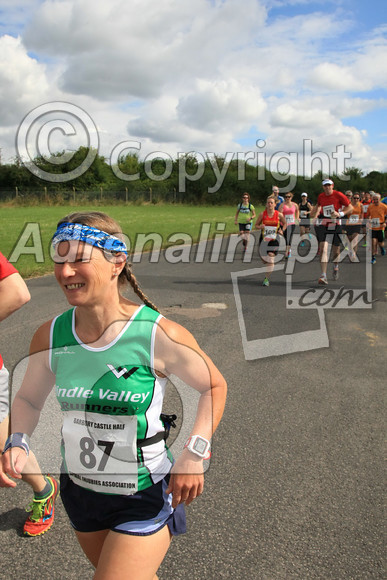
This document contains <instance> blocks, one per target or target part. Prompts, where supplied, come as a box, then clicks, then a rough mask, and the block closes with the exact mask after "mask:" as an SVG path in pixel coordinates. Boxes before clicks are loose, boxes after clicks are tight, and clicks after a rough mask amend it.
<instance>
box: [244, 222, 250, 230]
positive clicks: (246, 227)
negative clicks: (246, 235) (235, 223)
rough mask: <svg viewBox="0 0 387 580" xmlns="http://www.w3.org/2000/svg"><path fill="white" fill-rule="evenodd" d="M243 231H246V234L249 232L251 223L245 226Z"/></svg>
mask: <svg viewBox="0 0 387 580" xmlns="http://www.w3.org/2000/svg"><path fill="white" fill-rule="evenodd" d="M245 229H246V232H249V231H250V230H251V223H250V224H246V226H245Z"/></svg>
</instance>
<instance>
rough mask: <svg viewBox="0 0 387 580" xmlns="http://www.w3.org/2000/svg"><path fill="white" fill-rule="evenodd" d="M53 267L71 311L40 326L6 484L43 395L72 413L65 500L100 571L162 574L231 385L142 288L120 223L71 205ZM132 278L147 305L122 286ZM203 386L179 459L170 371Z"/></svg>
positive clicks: (16, 409)
mask: <svg viewBox="0 0 387 580" xmlns="http://www.w3.org/2000/svg"><path fill="white" fill-rule="evenodd" d="M53 247H54V250H55V256H54V260H55V276H56V279H57V281H58V283H59V285H60V287H61V289H62V290H63V292H64V294H65V296H66V298H67V300H68V302H69V303H70V305H71V306H72V308H71V309H70V310H68V311H66V312H65V313H64V314H62V315H60V316H58V317H56V318H54V319H53V320H51V321H49V322H47V323H46V324H43V326H41V327H40V328H39V329H38V331H37V332H36V333H35V335H34V337H33V339H32V343H31V350H30V353H31V354H30V361H29V364H28V368H27V372H26V375H25V378H24V381H23V383H22V386H21V388H20V390H19V392H18V394H17V396H16V398H15V401H14V404H13V407H12V429H13V434H12V435H11V437H10V449H9V451H7V452H6V453H5V454H4V455H3V458H2V459H3V468H4V473H3V474H2V475H1V479H2V481H3V483H6V482H7V481H8V484H9V485H10V483H9V482H12V480H10V479H9V477H8V476H7V474H8V475H10V476H11V477H14V478H20V474H21V472H22V471H23V467H24V465H25V463H26V459H27V455H28V451H29V449H28V444H29V437H30V436H31V434H32V433H33V431H34V429H35V427H36V425H37V423H38V420H39V416H40V411H41V409H42V407H43V405H44V402H45V399H46V397H47V396H48V394H49V392H50V391H51V389H52V388H53V387H54V385H55V392H56V397H57V399H58V402H59V404H60V406H61V409H62V411H63V427H62V439H63V442H62V457H63V467H62V474H61V496H62V501H63V504H64V506H65V509H66V511H67V514H68V516H69V518H70V521H71V524H72V526H73V527H74V530H75V534H76V536H77V539H78V541H79V543H80V545H81V547H82V549H83V551H84V552H85V554H86V556H87V557H88V559H89V560H90V562H91V563H92V564H93V566H94V567H95V568H96V571H95V575H94V579H95V580H101V579H103V580H110V579H111V580H112V579H116V578H123V579H129V578H130V579H132V578H136V580H151V579H153V578H157V576H156V572H157V569H158V567H159V566H160V564H161V562H162V560H163V558H164V556H165V554H166V552H167V550H168V547H169V544H170V541H171V537H172V535H178V534H180V533H183V532H184V531H185V516H184V506H183V505H182V504H184V503H185V504H186V505H188V504H189V503H191V502H192V500H194V499H195V498H196V497H197V496H198V495H200V494H201V493H202V490H203V459H206V458H208V456H209V455H210V451H209V449H210V443H209V440H210V439H211V436H212V434H213V432H214V430H215V429H216V427H217V425H218V423H219V421H220V418H221V416H222V413H223V409H224V404H225V397H226V383H225V381H224V379H223V377H222V376H221V374H220V373H219V371H218V370H217V368H216V367H215V365H214V364H213V363H212V361H211V360H210V359H209V358H208V356H206V355H205V354H204V352H203V351H202V350H201V349H200V347H199V346H198V344H197V342H196V341H195V339H194V338H193V336H192V335H191V334H190V333H189V332H188V331H187V330H185V329H184V328H182V327H181V326H179V325H178V324H176V323H175V322H172V321H170V320H167V319H165V318H163V317H162V316H161V315H160V314H159V313H158V312H157V310H156V307H155V306H154V305H153V304H152V303H151V302H150V301H149V299H148V298H147V297H146V296H145V295H144V294H143V292H142V291H141V290H140V288H139V286H138V283H137V281H136V278H135V277H134V276H133V274H132V272H131V269H130V265H129V264H128V262H127V249H126V246H125V243H124V242H123V241H122V231H121V228H120V227H119V225H118V224H117V223H116V222H115V221H114V220H112V219H111V218H109V216H107V215H105V214H102V213H100V212H90V213H84V214H83V213H74V214H71V215H69V216H67V217H65V218H64V219H63V220H61V222H59V224H58V229H57V231H56V233H55V234H54V237H53ZM126 282H129V283H130V285H131V287H132V289H133V290H134V292H135V293H136V294H137V295H138V296H139V297H140V298H141V300H142V301H143V302H144V304H143V305H142V306H139V305H138V304H136V303H134V302H132V301H130V300H128V299H126V298H124V297H123V295H122V294H121V288H122V287H123V285H124V284H125V283H126ZM170 374H174V375H176V376H178V377H179V378H180V379H181V380H183V381H184V382H185V383H187V384H188V385H190V386H192V387H193V388H194V389H196V390H197V391H199V393H200V397H199V403H198V407H197V413H196V418H195V421H194V427H193V429H192V432H191V436H190V437H189V439H188V440H187V443H186V445H185V448H184V449H183V451H182V453H181V455H180V457H179V458H178V459H177V461H176V463H175V464H174V465H173V459H172V456H171V453H170V451H169V450H168V448H167V446H166V444H165V437H164V433H165V431H164V426H163V424H162V421H161V420H160V413H161V409H162V402H163V396H164V392H165V387H166V382H167V377H168V375H170Z"/></svg>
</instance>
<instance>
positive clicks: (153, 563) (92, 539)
mask: <svg viewBox="0 0 387 580" xmlns="http://www.w3.org/2000/svg"><path fill="white" fill-rule="evenodd" d="M75 533H76V535H77V538H78V541H79V543H80V545H81V547H82V549H83V551H84V552H85V554H86V556H87V557H88V559H89V560H90V562H91V563H92V564H93V566H94V567H96V572H95V575H94V580H117V578H120V579H122V580H124V579H125V578H128V579H129V578H136V580H154V579H155V578H157V576H156V572H157V570H158V568H159V567H160V564H161V562H162V561H163V559H164V557H165V554H166V553H167V551H168V548H169V545H170V542H171V536H170V533H169V529H168V526H164V527H163V528H162V529H161V530H160V531H158V532H156V533H155V534H150V535H148V536H133V535H130V534H121V533H117V532H113V531H111V530H102V531H100V532H90V533H83V532H75Z"/></svg>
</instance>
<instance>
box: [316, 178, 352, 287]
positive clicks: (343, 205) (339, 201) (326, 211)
mask: <svg viewBox="0 0 387 580" xmlns="http://www.w3.org/2000/svg"><path fill="white" fill-rule="evenodd" d="M322 186H323V188H324V191H323V192H322V193H320V195H319V196H318V198H317V204H316V206H315V208H314V209H313V214H312V217H313V218H316V221H315V229H316V235H317V240H318V242H319V246H320V263H321V276H320V278H319V280H318V283H319V284H324V285H326V284H328V280H327V266H328V246H329V244H330V243H332V246H333V263H334V267H333V280H337V279H338V277H339V258H340V242H341V239H340V234H341V221H340V220H341V218H342V217H344V216H346V215H347V214H349V213H350V212H351V211H352V205H351V204H350V203H349V200H348V198H347V197H346V196H345V195H344V193H342V192H341V191H337V190H335V189H333V186H334V183H333V181H332V180H331V179H324V180H323V182H322Z"/></svg>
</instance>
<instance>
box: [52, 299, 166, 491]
mask: <svg viewBox="0 0 387 580" xmlns="http://www.w3.org/2000/svg"><path fill="white" fill-rule="evenodd" d="M75 310H76V309H71V310H68V311H67V312H65V313H64V314H62V315H61V316H58V317H57V318H56V319H54V321H53V323H52V329H51V337H52V338H51V350H50V366H51V370H52V371H53V373H54V374H55V390H56V397H57V400H58V402H59V405H60V407H61V410H62V413H63V429H62V438H63V443H62V457H63V460H64V466H65V470H66V471H67V473H68V474H69V476H70V478H71V479H72V480H73V481H74V482H75V483H76V484H78V485H80V486H81V487H85V488H87V489H91V490H93V491H99V492H103V493H110V494H120V495H131V494H133V493H135V492H136V491H137V490H141V489H145V488H147V487H149V486H150V485H152V484H153V483H156V482H157V481H159V480H160V479H162V478H163V477H164V476H165V475H166V474H167V473H168V472H169V470H170V467H171V456H170V454H169V452H168V451H167V449H166V446H165V442H164V441H160V442H158V443H155V444H154V445H151V446H149V447H146V449H145V450H143V449H141V448H139V447H138V445H137V440H138V439H146V438H149V437H152V436H153V435H155V434H156V433H158V432H160V431H163V429H164V427H163V424H162V422H161V420H160V413H161V410H162V403H163V398H164V393H165V387H166V382H167V379H163V378H160V377H158V376H157V375H156V374H155V372H154V370H153V368H152V360H153V348H154V337H155V332H156V329H157V324H158V321H159V318H160V314H159V313H158V312H155V311H154V310H152V309H151V308H148V307H146V306H140V307H139V308H138V309H137V311H136V312H135V313H134V315H133V316H132V318H131V319H130V320H129V321H127V322H126V324H125V326H124V327H123V329H122V330H121V331H120V332H119V334H118V336H117V337H116V338H115V339H114V340H113V341H112V342H110V343H109V344H107V345H106V346H103V347H97V348H93V347H91V346H89V345H87V344H84V343H82V342H81V341H80V339H79V337H78V336H77V335H76V331H75Z"/></svg>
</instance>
